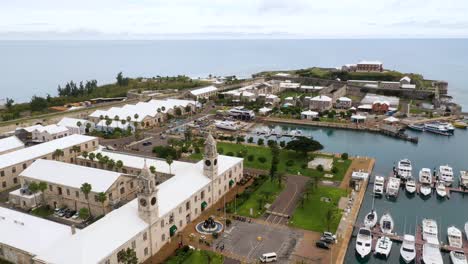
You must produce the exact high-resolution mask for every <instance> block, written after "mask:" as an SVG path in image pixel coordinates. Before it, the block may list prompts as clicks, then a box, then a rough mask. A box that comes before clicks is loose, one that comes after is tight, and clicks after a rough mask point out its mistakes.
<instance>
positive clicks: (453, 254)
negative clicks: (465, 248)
mask: <svg viewBox="0 0 468 264" xmlns="http://www.w3.org/2000/svg"><path fill="white" fill-rule="evenodd" d="M450 260H452V263H453V264H467V263H468V262H467V261H466V256H465V253H463V252H462V251H450Z"/></svg>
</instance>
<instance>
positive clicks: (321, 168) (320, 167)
mask: <svg viewBox="0 0 468 264" xmlns="http://www.w3.org/2000/svg"><path fill="white" fill-rule="evenodd" d="M317 170H318V171H320V172H322V171H323V166H322V164H319V165H317Z"/></svg>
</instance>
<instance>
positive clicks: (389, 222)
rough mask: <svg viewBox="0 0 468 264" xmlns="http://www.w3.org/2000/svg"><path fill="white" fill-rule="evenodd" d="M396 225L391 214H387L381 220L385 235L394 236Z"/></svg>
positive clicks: (381, 227)
mask: <svg viewBox="0 0 468 264" xmlns="http://www.w3.org/2000/svg"><path fill="white" fill-rule="evenodd" d="M394 226H395V223H394V222H393V218H392V216H391V215H390V214H389V213H385V214H383V215H382V217H381V218H380V230H382V233H384V234H392V231H393V228H394Z"/></svg>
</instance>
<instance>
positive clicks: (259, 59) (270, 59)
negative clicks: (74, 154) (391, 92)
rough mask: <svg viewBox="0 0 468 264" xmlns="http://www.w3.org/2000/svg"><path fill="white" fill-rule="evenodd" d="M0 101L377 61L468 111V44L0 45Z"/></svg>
mask: <svg viewBox="0 0 468 264" xmlns="http://www.w3.org/2000/svg"><path fill="white" fill-rule="evenodd" d="M0 58H2V59H1V60H0V72H2V78H0V91H1V92H2V94H1V95H0V98H4V97H10V98H14V99H15V100H16V101H29V100H30V98H31V96H33V95H34V94H36V95H40V96H44V95H46V94H48V93H49V94H51V95H55V94H56V92H57V85H59V84H60V85H63V84H65V83H66V82H67V81H70V80H73V81H81V80H91V79H96V80H97V81H98V83H100V84H104V83H109V82H115V76H116V75H117V73H118V72H120V71H123V72H124V75H126V76H130V77H139V76H143V77H151V76H157V75H160V76H166V75H178V74H185V75H188V76H191V77H197V76H202V77H205V76H207V75H208V74H214V75H237V76H240V77H250V75H251V74H253V73H256V72H259V71H265V70H288V69H300V68H306V67H312V66H319V67H337V66H341V65H343V64H346V63H356V62H358V61H359V60H364V59H368V60H381V61H382V62H383V63H384V67H385V68H388V69H396V70H399V71H402V72H415V73H421V74H423V75H424V76H425V77H426V78H429V79H441V80H446V81H448V82H449V91H450V94H451V95H453V96H454V97H455V99H456V101H457V102H458V103H460V104H462V105H463V106H464V108H467V107H468V93H467V91H468V88H467V86H466V85H467V82H466V74H465V73H466V72H468V64H467V63H466V62H467V61H468V39H323V40H320V39H309V40H294V39H291V40H271V39H268V40H149V41H136V40H135V41H119V40H115V41H114V40H109V41H92V40H90V41H72V40H69V41H0Z"/></svg>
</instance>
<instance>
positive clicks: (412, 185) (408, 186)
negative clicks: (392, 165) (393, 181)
mask: <svg viewBox="0 0 468 264" xmlns="http://www.w3.org/2000/svg"><path fill="white" fill-rule="evenodd" d="M405 190H406V192H408V193H409V194H414V193H415V192H416V181H415V180H414V178H413V177H410V178H408V179H407V180H406V183H405Z"/></svg>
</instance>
